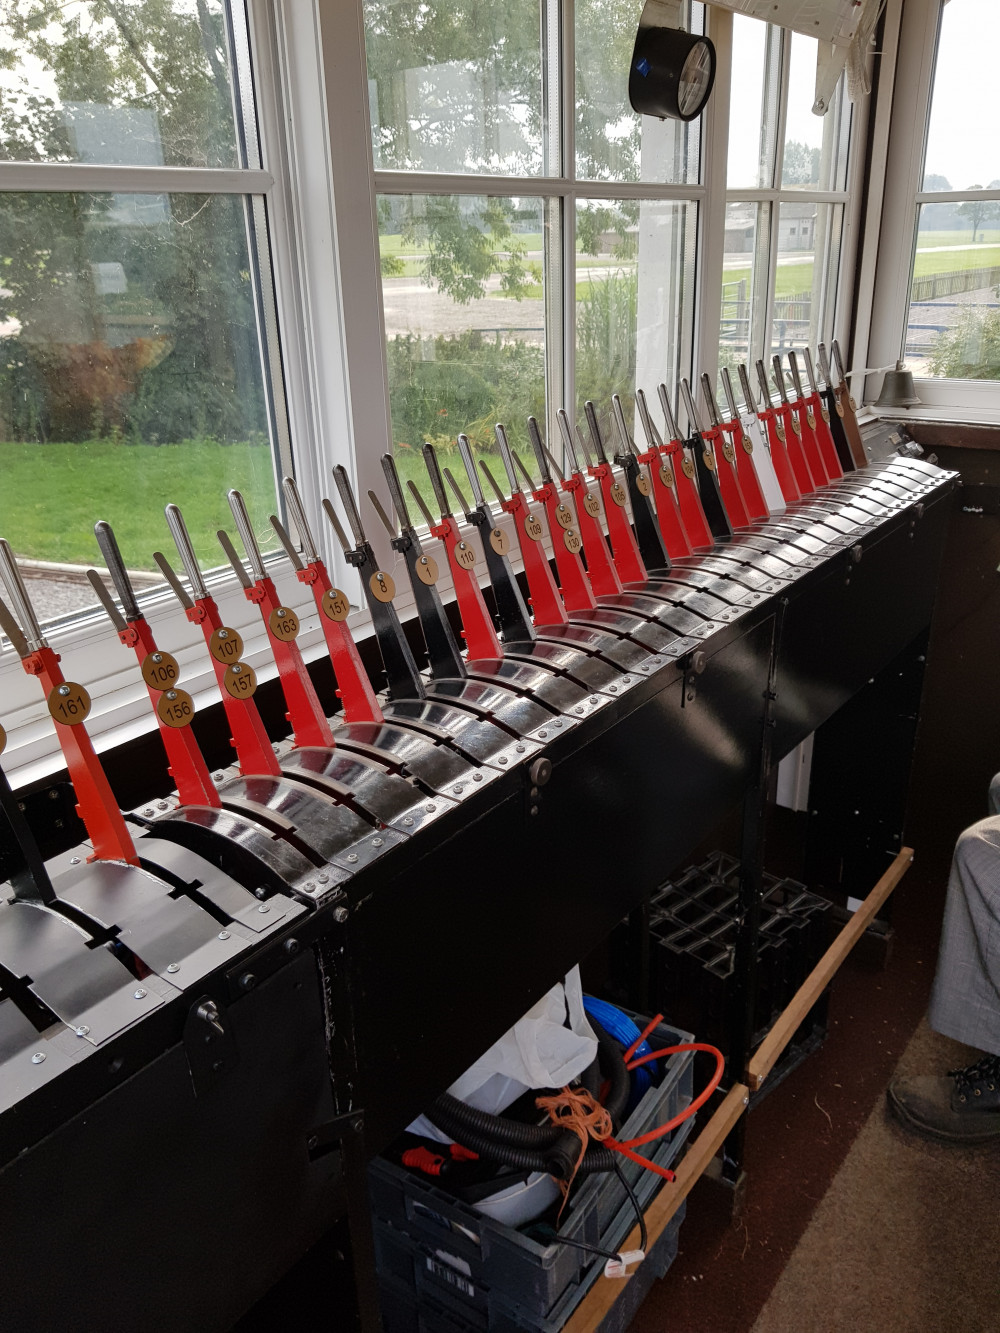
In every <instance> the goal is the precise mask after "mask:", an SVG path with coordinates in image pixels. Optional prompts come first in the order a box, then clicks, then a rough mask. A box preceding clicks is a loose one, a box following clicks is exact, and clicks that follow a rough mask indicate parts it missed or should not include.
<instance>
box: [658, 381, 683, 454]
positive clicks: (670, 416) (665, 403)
mask: <svg viewBox="0 0 1000 1333" xmlns="http://www.w3.org/2000/svg"><path fill="white" fill-rule="evenodd" d="M656 396H657V398H659V400H660V410H661V412H662V413H663V420H664V423H665V425H666V427H667V434H668V435H669V436H670V439H671V440H679V439H680V438H681V433H680V431H679V430H678V429H677V422H676V421H675V420H674V409H673V408H672V407H671V405H670V395H669V394H668V393H667V386H666V385H665V384H664V383H662V382H661V383H659V384H658V385H657V386H656Z"/></svg>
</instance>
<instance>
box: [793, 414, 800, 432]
mask: <svg viewBox="0 0 1000 1333" xmlns="http://www.w3.org/2000/svg"><path fill="white" fill-rule="evenodd" d="M792 430H793V431H794V432H795V434H796V435H801V434H802V423H801V421H799V419H798V417H797V416H796V415H795V413H794V412H793V413H792Z"/></svg>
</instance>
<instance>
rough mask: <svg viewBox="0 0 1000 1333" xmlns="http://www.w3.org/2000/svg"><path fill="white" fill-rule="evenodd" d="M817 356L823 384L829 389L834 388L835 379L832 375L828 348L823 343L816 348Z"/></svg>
mask: <svg viewBox="0 0 1000 1333" xmlns="http://www.w3.org/2000/svg"><path fill="white" fill-rule="evenodd" d="M816 355H817V356H818V357H819V369H820V374H821V375H822V376H823V382H824V383H825V385H826V387H827V388H828V389H832V388H833V378H832V377H831V375H830V362H829V360H828V359H827V355H826V348H825V347H824V345H823V344H822V343H820V345H819V346H818V347H817V348H816Z"/></svg>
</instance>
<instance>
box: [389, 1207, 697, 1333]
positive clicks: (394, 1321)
mask: <svg viewBox="0 0 1000 1333" xmlns="http://www.w3.org/2000/svg"><path fill="white" fill-rule="evenodd" d="M686 1211H687V1201H686V1200H685V1201H684V1202H683V1203H682V1204H681V1206H680V1207H679V1208H678V1210H677V1212H676V1213H675V1214H674V1216H673V1217H672V1218H671V1220H670V1222H669V1224H668V1225H667V1226H666V1227H665V1228H664V1230H663V1232H662V1233H661V1235H660V1236H659V1237H658V1238H657V1240H656V1241H655V1243H654V1244H653V1247H652V1249H651V1250H650V1251H649V1253H648V1254H647V1255H646V1258H645V1260H644V1261H643V1262H642V1263H641V1264H640V1265H639V1266H638V1268H636V1269H635V1270H634V1272H633V1275H632V1277H631V1279H630V1280H629V1281H628V1282H624V1283H622V1284H621V1289H620V1293H619V1295H618V1298H617V1300H616V1301H615V1303H614V1305H612V1307H611V1309H610V1310H609V1311H608V1313H607V1314H606V1315H605V1316H604V1319H603V1320H602V1321H601V1323H600V1325H599V1329H598V1333H626V1330H627V1329H628V1327H629V1325H630V1324H631V1323H632V1320H633V1319H634V1318H635V1316H636V1314H637V1313H638V1311H639V1307H640V1306H641V1305H642V1302H643V1301H644V1300H645V1299H646V1297H647V1295H648V1294H649V1291H650V1288H651V1287H652V1285H653V1283H654V1282H656V1281H658V1280H659V1279H660V1278H662V1277H664V1276H665V1275H666V1273H667V1271H668V1269H669V1268H670V1265H671V1264H672V1263H673V1262H674V1260H675V1259H676V1257H677V1247H678V1239H679V1235H680V1228H681V1223H682V1222H683V1220H684V1215H685V1213H686ZM634 1221H635V1219H634V1216H633V1215H632V1212H631V1209H628V1210H623V1211H622V1217H621V1222H620V1227H619V1229H620V1230H621V1233H622V1234H621V1236H620V1237H619V1239H618V1241H617V1242H615V1243H616V1244H619V1245H620V1244H621V1243H622V1242H623V1241H624V1239H625V1237H626V1236H627V1235H628V1234H629V1232H630V1231H631V1229H632V1226H633V1225H634ZM389 1230H391V1228H390V1229H389ZM392 1243H393V1244H394V1245H395V1246H396V1247H397V1249H398V1250H399V1251H400V1253H401V1254H405V1256H406V1257H407V1258H412V1260H413V1262H414V1263H415V1264H420V1265H422V1266H421V1268H420V1269H419V1270H418V1271H417V1272H416V1273H415V1274H414V1280H413V1281H412V1282H410V1281H402V1280H399V1279H398V1278H397V1277H394V1276H391V1275H389V1274H388V1273H387V1274H385V1275H380V1278H379V1289H380V1295H381V1301H382V1322H383V1326H384V1328H385V1333H469V1330H481V1331H482V1333H524V1331H525V1330H528V1331H530V1333H559V1331H560V1330H561V1329H562V1328H563V1326H564V1325H565V1323H566V1321H567V1320H568V1319H569V1317H570V1316H571V1315H572V1313H573V1311H574V1310H575V1309H576V1307H577V1306H578V1305H579V1304H580V1302H581V1301H582V1300H583V1298H584V1297H585V1296H586V1294H587V1292H588V1291H589V1290H590V1289H591V1287H592V1286H593V1285H594V1283H595V1282H596V1281H614V1280H615V1279H611V1278H607V1279H605V1278H602V1276H601V1273H602V1270H603V1267H604V1261H603V1259H599V1260H597V1261H596V1262H595V1263H593V1264H592V1265H590V1266H589V1268H588V1270H587V1272H586V1273H585V1275H584V1277H583V1279H582V1281H580V1282H579V1283H574V1285H573V1286H572V1287H571V1288H570V1289H569V1290H568V1291H567V1292H565V1293H564V1295H563V1297H562V1299H561V1300H560V1301H558V1302H557V1304H556V1305H555V1306H554V1307H553V1308H552V1310H551V1311H550V1312H549V1314H548V1316H547V1317H545V1318H543V1319H539V1318H537V1317H536V1316H535V1315H533V1313H532V1312H531V1311H530V1310H527V1309H524V1308H523V1307H518V1306H516V1305H511V1304H508V1303H507V1302H506V1301H505V1300H504V1298H503V1296H502V1295H500V1294H499V1293H493V1292H489V1291H487V1290H485V1289H482V1291H481V1292H480V1294H479V1295H480V1299H479V1301H478V1302H475V1301H472V1300H470V1299H468V1296H467V1293H466V1292H463V1291H462V1289H461V1287H459V1286H455V1285H454V1284H451V1283H448V1284H446V1285H445V1286H443V1287H442V1285H441V1282H440V1279H439V1274H437V1273H436V1272H435V1271H434V1270H433V1269H428V1268H426V1263H427V1258H428V1256H427V1255H426V1254H425V1253H423V1252H422V1250H421V1247H419V1246H416V1245H414V1243H413V1242H410V1241H406V1240H405V1238H400V1237H398V1236H393V1240H392ZM396 1264H397V1266H398V1265H399V1259H398V1258H397V1260H396ZM436 1279H437V1280H436ZM469 1285H471V1284H470V1283H467V1282H466V1283H465V1286H466V1288H468V1286H469Z"/></svg>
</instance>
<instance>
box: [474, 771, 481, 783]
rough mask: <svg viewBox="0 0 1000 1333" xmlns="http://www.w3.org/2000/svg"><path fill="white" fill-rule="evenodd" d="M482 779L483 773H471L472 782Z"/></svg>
mask: <svg viewBox="0 0 1000 1333" xmlns="http://www.w3.org/2000/svg"><path fill="white" fill-rule="evenodd" d="M482 780H483V775H482V773H473V775H472V781H473V782H482Z"/></svg>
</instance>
